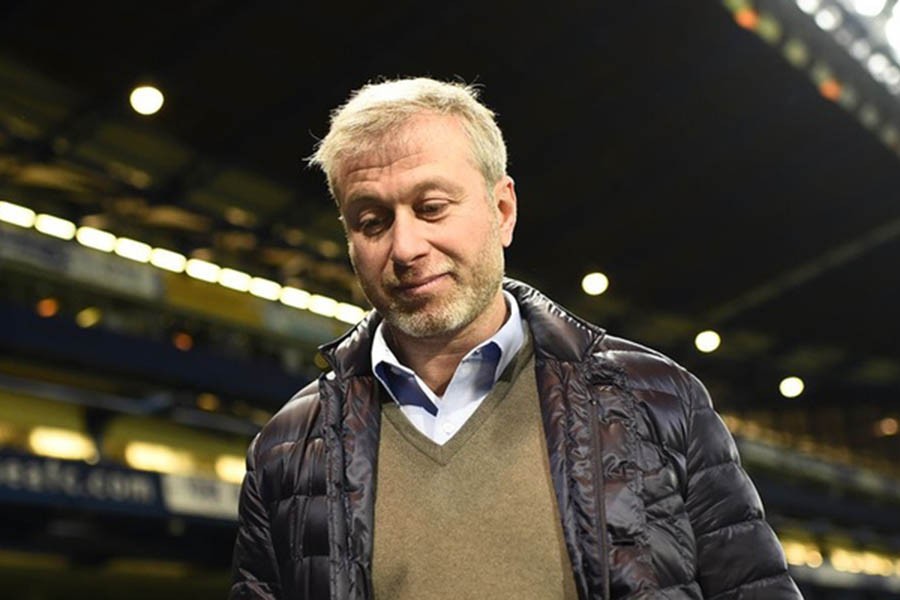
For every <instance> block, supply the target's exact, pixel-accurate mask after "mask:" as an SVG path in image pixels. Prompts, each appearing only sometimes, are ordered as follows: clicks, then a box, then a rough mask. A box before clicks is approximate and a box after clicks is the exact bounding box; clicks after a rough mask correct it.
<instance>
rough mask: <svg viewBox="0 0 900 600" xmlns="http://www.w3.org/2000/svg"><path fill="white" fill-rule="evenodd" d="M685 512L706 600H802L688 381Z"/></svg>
mask: <svg viewBox="0 0 900 600" xmlns="http://www.w3.org/2000/svg"><path fill="white" fill-rule="evenodd" d="M688 389H689V397H690V403H689V406H688V411H689V413H688V431H687V436H688V439H687V477H688V481H687V494H686V505H687V510H688V514H689V516H690V520H691V526H692V528H693V530H694V534H695V536H696V541H697V569H698V573H697V579H698V581H699V582H700V586H701V587H702V589H703V595H704V597H705V598H709V599H715V600H724V599H741V600H747V599H759V600H782V599H785V600H787V599H794V598H801V599H802V596H801V595H800V591H799V590H798V589H797V586H796V585H795V584H794V582H793V580H792V579H791V577H790V575H789V574H788V571H787V564H786V562H785V559H784V553H783V551H782V549H781V545H780V544H779V542H778V539H777V538H776V537H775V534H774V532H773V531H772V529H771V528H770V527H769V525H768V523H767V522H766V521H765V519H764V514H763V507H762V502H761V501H760V498H759V495H758V494H757V492H756V489H755V488H754V486H753V483H752V482H751V481H750V478H749V477H748V476H747V473H746V472H745V471H744V469H743V468H742V467H741V464H740V458H739V456H738V452H737V447H736V446H735V443H734V439H733V438H732V437H731V434H730V433H729V432H728V430H727V429H726V427H725V424H724V423H723V422H722V420H721V418H719V415H718V414H716V412H715V411H714V410H713V405H712V402H711V400H710V398H709V394H708V393H707V391H706V389H705V388H704V387H703V385H702V384H701V383H700V381H699V380H697V379H696V378H695V377H693V376H691V375H688Z"/></svg>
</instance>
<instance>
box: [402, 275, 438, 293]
mask: <svg viewBox="0 0 900 600" xmlns="http://www.w3.org/2000/svg"><path fill="white" fill-rule="evenodd" d="M448 276H449V275H448V274H447V273H440V274H438V275H431V276H429V277H420V278H418V279H413V280H410V281H401V282H400V283H399V284H398V285H396V286H394V291H395V292H396V293H398V294H400V295H403V296H417V295H420V294H428V293H431V292H432V291H433V290H434V289H435V288H437V287H438V286H440V284H441V282H442V281H443V280H444V278H446V277H448Z"/></svg>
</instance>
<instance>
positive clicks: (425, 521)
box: [372, 339, 577, 600]
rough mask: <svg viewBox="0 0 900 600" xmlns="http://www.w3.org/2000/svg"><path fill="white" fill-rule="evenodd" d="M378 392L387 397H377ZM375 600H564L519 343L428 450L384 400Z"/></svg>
mask: <svg viewBox="0 0 900 600" xmlns="http://www.w3.org/2000/svg"><path fill="white" fill-rule="evenodd" d="M383 396H385V397H386V396H387V394H386V393H384V394H383ZM382 416H383V418H382V424H381V438H380V444H379V449H378V475H377V482H376V485H377V487H376V501H375V530H374V555H373V568H372V570H373V585H374V591H375V598H376V599H377V600H431V599H451V598H452V599H454V600H456V599H469V598H472V599H475V598H478V599H481V598H486V599H487V598H489V599H491V600H502V599H507V598H508V599H510V600H512V599H515V600H561V599H567V600H568V599H575V598H577V593H576V591H575V583H574V579H573V576H572V568H571V564H570V562H569V557H568V554H567V553H566V549H565V544H564V542H563V534H562V527H561V525H560V522H559V511H558V510H557V504H556V495H555V494H554V491H553V484H552V482H551V479H550V467H549V463H548V458H547V447H546V439H545V437H544V432H543V426H542V422H541V412H540V406H539V403H538V397H537V386H536V384H535V379H534V357H533V352H532V346H531V342H530V339H529V340H527V341H526V343H525V345H524V346H523V348H522V350H520V351H519V354H518V355H517V356H516V358H515V359H514V360H513V361H512V362H511V363H510V364H509V366H507V368H506V369H505V370H504V372H503V374H502V375H501V377H500V379H499V380H498V381H497V384H496V385H495V386H494V389H493V390H492V391H491V393H490V394H488V396H487V397H486V398H485V399H484V401H483V402H482V404H481V406H479V407H478V409H477V410H476V412H475V413H474V414H473V415H472V416H471V417H470V418H469V420H468V421H467V422H466V424H465V425H464V426H463V427H462V429H460V430H459V432H458V433H457V434H456V435H455V436H453V437H452V438H451V439H450V440H449V441H448V442H447V443H446V444H444V445H443V446H439V445H437V444H435V443H434V442H432V441H431V440H429V439H428V438H427V437H425V436H424V435H422V434H421V433H420V432H419V431H417V430H416V429H415V428H414V427H413V426H412V425H411V424H410V423H409V421H408V420H407V419H406V417H405V416H404V415H403V413H401V412H400V410H399V408H398V407H397V406H396V404H394V403H393V402H386V403H384V404H383V413H382Z"/></svg>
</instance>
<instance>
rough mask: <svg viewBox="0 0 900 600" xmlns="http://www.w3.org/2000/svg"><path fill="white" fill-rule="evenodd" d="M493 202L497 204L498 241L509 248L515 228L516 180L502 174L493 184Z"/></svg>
mask: <svg viewBox="0 0 900 600" xmlns="http://www.w3.org/2000/svg"><path fill="white" fill-rule="evenodd" d="M494 202H495V203H496V206H497V217H498V222H499V225H500V241H501V242H502V243H503V247H504V248H509V245H510V244H512V240H513V231H514V230H515V228H516V215H517V210H518V209H517V200H516V182H515V181H513V178H512V177H510V176H509V175H504V176H503V177H502V178H500V181H498V182H497V183H496V184H495V185H494Z"/></svg>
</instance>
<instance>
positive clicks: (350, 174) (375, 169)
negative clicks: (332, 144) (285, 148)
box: [335, 114, 477, 196]
mask: <svg viewBox="0 0 900 600" xmlns="http://www.w3.org/2000/svg"><path fill="white" fill-rule="evenodd" d="M357 148H358V150H357V151H356V152H354V153H352V154H349V155H346V156H344V157H342V158H341V159H340V160H339V161H338V163H337V169H336V177H335V187H336V189H337V191H338V192H339V193H340V195H341V196H343V192H344V188H345V187H346V186H347V185H349V184H352V183H353V182H354V181H358V180H359V179H361V178H363V179H365V178H366V176H368V175H373V174H376V173H383V172H389V171H391V170H394V169H397V170H404V169H407V168H412V167H415V166H419V165H422V164H426V163H431V164H437V163H443V164H454V163H455V164H459V165H466V164H467V165H469V166H472V167H476V168H477V165H476V162H475V159H474V155H473V153H472V146H471V143H470V141H469V136H468V135H467V133H466V131H465V128H464V127H463V125H462V123H461V122H460V120H459V119H458V118H456V117H454V116H446V115H431V114H425V115H417V116H415V117H412V118H410V119H408V120H407V121H405V122H404V123H402V124H401V125H400V126H399V127H395V128H392V129H390V130H388V131H386V132H384V133H383V134H381V135H379V136H376V137H371V138H367V139H361V140H360V142H359V144H358V145H357Z"/></svg>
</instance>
